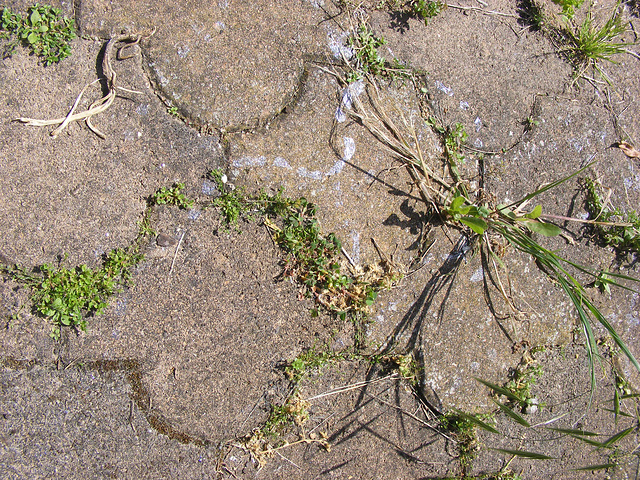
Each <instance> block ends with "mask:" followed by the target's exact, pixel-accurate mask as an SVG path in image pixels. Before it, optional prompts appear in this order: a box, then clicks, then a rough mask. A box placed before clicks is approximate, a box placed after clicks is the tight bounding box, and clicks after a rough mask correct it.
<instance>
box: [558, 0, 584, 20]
mask: <svg viewBox="0 0 640 480" xmlns="http://www.w3.org/2000/svg"><path fill="white" fill-rule="evenodd" d="M553 3H555V4H556V5H560V6H561V7H562V15H563V16H565V17H566V18H567V19H569V20H571V19H572V18H573V17H574V15H575V13H576V10H577V9H578V8H580V7H581V6H582V4H583V3H584V0H553Z"/></svg>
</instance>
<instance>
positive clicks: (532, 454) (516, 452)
mask: <svg viewBox="0 0 640 480" xmlns="http://www.w3.org/2000/svg"><path fill="white" fill-rule="evenodd" d="M491 450H495V451H496V452H502V453H506V454H508V455H515V456H516V457H522V458H532V459H534V460H553V459H554V458H555V457H549V456H547V455H543V454H542V453H536V452H527V451H524V450H508V449H506V448H491Z"/></svg>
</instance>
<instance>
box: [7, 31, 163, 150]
mask: <svg viewBox="0 0 640 480" xmlns="http://www.w3.org/2000/svg"><path fill="white" fill-rule="evenodd" d="M154 33H155V29H154V31H153V32H152V33H151V34H149V35H146V37H149V36H151V35H153V34H154ZM143 37H144V36H143V35H141V34H132V35H121V36H118V37H114V38H112V39H110V40H109V42H108V43H107V47H106V48H105V54H104V60H103V61H102V70H103V71H104V74H105V77H106V80H107V88H108V89H109V92H108V93H107V94H106V95H105V96H104V97H102V98H100V99H99V100H96V101H95V102H93V103H92V104H91V105H90V106H89V108H88V109H87V110H85V111H83V112H80V113H74V112H75V110H76V108H77V107H78V104H79V103H80V100H81V99H82V96H83V95H84V93H85V92H86V91H87V88H89V87H90V86H92V85H94V84H95V83H97V82H99V80H94V81H93V82H91V83H89V84H88V85H86V86H85V87H84V88H83V89H82V91H81V92H80V94H79V95H78V97H77V98H76V101H75V102H74V103H73V106H72V107H71V110H69V113H68V114H67V115H66V116H65V117H60V118H55V119H52V120H39V119H35V118H27V117H20V118H17V119H15V121H16V122H20V123H24V124H25V125H30V126H33V127H44V126H47V125H59V126H58V128H56V129H55V130H54V131H52V132H51V136H52V137H53V138H56V137H57V136H58V135H60V133H62V131H63V130H64V129H65V128H66V127H67V125H69V123H71V122H73V121H78V120H84V121H85V122H86V124H87V127H89V129H90V130H91V131H92V132H93V133H95V134H96V135H98V136H99V137H100V138H106V135H105V134H104V133H102V132H101V131H100V130H98V128H96V127H95V126H94V125H93V124H92V123H91V118H92V117H93V116H94V115H97V114H99V113H102V112H104V111H106V110H107V109H108V108H109V107H110V106H111V105H112V104H113V101H114V100H115V98H116V91H117V90H123V91H125V92H129V93H142V92H139V91H137V90H130V89H127V88H124V87H119V86H117V85H116V72H114V71H113V68H112V67H111V58H112V56H113V50H114V49H115V47H116V45H117V44H118V43H119V42H127V44H126V45H125V46H123V47H121V48H120V49H118V50H117V52H116V56H117V58H119V59H124V58H131V56H132V55H128V56H123V57H120V50H122V49H125V48H129V47H132V46H133V45H137V44H138V43H139V42H140V40H141V39H142V38H143Z"/></svg>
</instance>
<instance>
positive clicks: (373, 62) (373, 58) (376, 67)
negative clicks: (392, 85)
mask: <svg viewBox="0 0 640 480" xmlns="http://www.w3.org/2000/svg"><path fill="white" fill-rule="evenodd" d="M386 43H387V42H386V40H385V39H384V38H383V37H378V36H376V35H375V34H374V33H373V31H372V30H371V27H370V26H369V24H368V23H366V22H364V21H363V22H361V23H360V25H359V26H358V28H357V29H356V32H355V34H354V35H353V36H351V37H349V45H350V46H351V48H352V49H353V51H354V56H355V62H354V64H353V65H350V67H351V71H350V72H349V73H348V75H347V82H348V83H352V82H355V81H357V80H360V79H362V78H364V77H365V76H367V75H374V76H376V75H379V76H383V77H387V78H390V79H392V80H393V79H397V78H403V77H408V76H410V74H409V72H408V71H407V69H406V67H405V66H404V65H402V64H400V63H399V62H398V61H397V60H396V59H394V60H393V62H392V63H389V62H387V61H386V60H385V58H384V57H383V56H382V55H380V53H379V51H378V49H379V48H380V47H382V46H383V45H386Z"/></svg>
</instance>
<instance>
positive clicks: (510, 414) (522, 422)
mask: <svg viewBox="0 0 640 480" xmlns="http://www.w3.org/2000/svg"><path fill="white" fill-rule="evenodd" d="M491 400H493V403H495V404H496V405H497V406H498V407H499V408H500V410H502V411H503V412H504V413H505V415H507V416H508V417H509V418H511V419H512V420H514V421H516V422H517V423H519V424H520V425H522V426H524V427H527V428H529V427H531V424H530V423H529V422H527V421H526V420H525V419H524V418H523V417H522V416H521V415H518V414H517V413H516V412H514V411H513V410H512V409H510V408H509V407H507V406H506V405H503V404H502V403H500V402H497V401H496V400H494V399H493V398H492V399H491Z"/></svg>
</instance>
